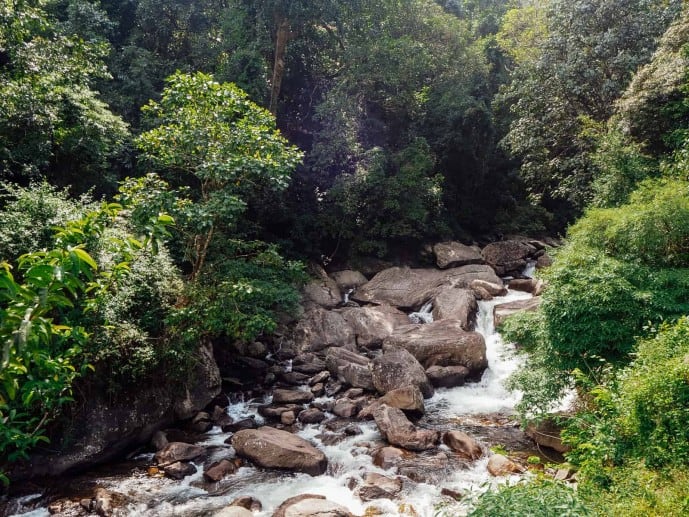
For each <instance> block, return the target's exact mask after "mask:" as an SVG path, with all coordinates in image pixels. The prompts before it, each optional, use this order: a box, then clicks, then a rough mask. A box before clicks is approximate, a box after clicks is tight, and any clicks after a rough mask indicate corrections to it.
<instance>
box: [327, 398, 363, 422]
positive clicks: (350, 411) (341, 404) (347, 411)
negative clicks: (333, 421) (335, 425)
mask: <svg viewBox="0 0 689 517" xmlns="http://www.w3.org/2000/svg"><path fill="white" fill-rule="evenodd" d="M360 409H361V408H360V407H359V406H358V405H357V404H356V403H355V402H353V401H352V400H350V399H344V398H343V399H338V400H337V401H336V402H335V406H334V407H333V413H334V414H335V415H337V416H339V417H342V418H353V417H355V416H356V415H357V413H358V412H359V410H360Z"/></svg>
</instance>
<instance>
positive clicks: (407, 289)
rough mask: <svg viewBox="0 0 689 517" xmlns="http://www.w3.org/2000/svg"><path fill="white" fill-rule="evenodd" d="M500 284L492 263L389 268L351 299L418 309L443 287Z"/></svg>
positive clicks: (355, 292)
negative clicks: (476, 283) (474, 282)
mask: <svg viewBox="0 0 689 517" xmlns="http://www.w3.org/2000/svg"><path fill="white" fill-rule="evenodd" d="M477 279H478V280H485V281H487V282H492V283H500V278H499V277H498V276H497V275H496V274H495V271H493V269H492V268H491V267H490V266H487V265H483V264H475V265H468V266H462V267H457V268H452V269H446V270H439V269H411V268H408V267H393V268H388V269H385V270H383V271H381V272H380V273H378V274H377V275H376V276H374V277H373V278H372V279H371V281H370V282H368V283H367V284H364V285H363V286H361V287H360V288H358V289H357V290H356V291H354V293H353V294H352V296H351V298H352V299H353V300H356V301H358V302H363V303H375V304H389V305H392V306H394V307H400V308H405V309H417V308H419V307H420V306H421V305H423V303H424V302H426V301H427V300H430V299H431V298H433V296H435V294H437V293H438V292H439V288H440V287H447V286H450V287H467V286H468V285H469V284H470V283H471V282H472V280H477Z"/></svg>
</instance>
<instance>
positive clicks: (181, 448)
mask: <svg viewBox="0 0 689 517" xmlns="http://www.w3.org/2000/svg"><path fill="white" fill-rule="evenodd" d="M204 454H206V449H204V448H203V447H199V446H198V445H191V444H189V443H184V442H170V443H168V444H167V445H166V446H165V447H163V448H162V449H161V450H159V451H158V452H157V453H156V455H155V460H156V462H157V463H158V464H159V465H166V464H170V463H175V462H176V461H191V460H195V459H196V458H200V457H201V456H203V455H204Z"/></svg>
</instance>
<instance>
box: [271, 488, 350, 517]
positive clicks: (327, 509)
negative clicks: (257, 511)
mask: <svg viewBox="0 0 689 517" xmlns="http://www.w3.org/2000/svg"><path fill="white" fill-rule="evenodd" d="M273 517H354V515H353V514H352V513H351V512H350V511H349V510H348V509H347V508H345V507H344V506H342V505H339V504H337V503H333V502H332V501H328V500H327V499H326V498H325V496H322V495H313V494H303V495H298V496H296V497H290V498H289V499H287V500H286V501H285V502H284V503H282V504H281V505H280V506H279V507H278V509H277V510H275V513H274V514H273Z"/></svg>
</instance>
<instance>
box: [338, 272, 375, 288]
mask: <svg viewBox="0 0 689 517" xmlns="http://www.w3.org/2000/svg"><path fill="white" fill-rule="evenodd" d="M330 276H331V277H332V278H333V280H335V283H336V284H337V286H338V287H339V288H340V290H341V291H345V290H347V289H351V288H353V287H359V286H360V285H364V284H365V283H366V282H368V278H366V277H365V276H364V275H363V274H361V273H360V272H359V271H353V270H351V269H347V270H344V271H335V272H334V273H332V274H331V275H330Z"/></svg>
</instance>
